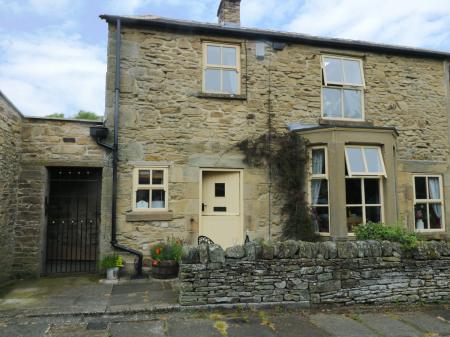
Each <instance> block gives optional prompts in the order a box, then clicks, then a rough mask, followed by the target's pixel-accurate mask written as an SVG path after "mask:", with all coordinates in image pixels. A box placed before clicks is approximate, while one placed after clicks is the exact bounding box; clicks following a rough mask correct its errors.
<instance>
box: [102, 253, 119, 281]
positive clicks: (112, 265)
mask: <svg viewBox="0 0 450 337" xmlns="http://www.w3.org/2000/svg"><path fill="white" fill-rule="evenodd" d="M101 266H102V268H103V269H104V270H106V279H107V280H110V281H113V280H117V279H118V278H119V268H120V267H123V259H122V256H120V255H106V256H104V257H103V259H102V262H101Z"/></svg>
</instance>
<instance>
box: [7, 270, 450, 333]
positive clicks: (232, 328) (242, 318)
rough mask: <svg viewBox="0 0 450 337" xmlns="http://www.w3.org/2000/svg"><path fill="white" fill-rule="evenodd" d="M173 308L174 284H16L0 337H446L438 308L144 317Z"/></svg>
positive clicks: (87, 280) (447, 328) (445, 315)
mask: <svg viewBox="0 0 450 337" xmlns="http://www.w3.org/2000/svg"><path fill="white" fill-rule="evenodd" d="M176 302H177V291H176V283H173V282H167V281H157V280H146V281H145V282H143V283H132V284H118V285H105V284H99V282H98V279H96V278H92V277H81V278H80V277H72V278H70V277H65V278H42V279H40V280H35V281H26V282H20V283H18V284H16V285H14V286H11V287H8V288H4V289H2V290H0V337H141V336H142V337H144V336H145V337H300V336H307V337H332V336H335V337H385V336H388V337H410V336H411V337H413V336H423V337H438V336H448V337H450V310H449V307H448V306H446V305H440V306H426V307H417V308H407V309H408V311H405V310H404V309H405V308H403V310H401V308H400V309H399V310H392V309H390V310H388V309H380V308H378V309H371V308H370V307H364V310H361V309H358V308H349V309H346V311H345V312H343V311H336V310H334V311H320V312H315V311H286V310H284V309H281V308H280V309H279V310H275V309H274V310H258V309H255V310H253V311H237V310H235V311H226V312H225V313H216V312H206V311H205V312H197V313H193V312H176V313H175V312H173V313H170V314H169V313H167V314H164V313H161V311H158V312H159V313H158V314H157V313H155V311H151V310H148V309H149V308H152V307H155V306H158V305H161V306H163V307H162V308H164V306H168V307H170V306H172V307H173V306H176ZM73 313H77V315H73ZM80 313H85V315H83V314H80Z"/></svg>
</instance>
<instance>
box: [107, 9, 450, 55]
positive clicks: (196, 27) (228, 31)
mask: <svg viewBox="0 0 450 337" xmlns="http://www.w3.org/2000/svg"><path fill="white" fill-rule="evenodd" d="M100 18H102V19H104V20H106V21H107V22H108V23H115V22H116V20H117V19H120V20H121V22H122V23H125V24H129V25H133V26H146V27H154V28H162V29H164V28H165V29H173V30H180V31H183V32H190V33H210V34H216V35H228V36H230V35H231V36H237V37H252V38H258V39H268V40H276V41H282V42H295V43H303V44H307V45H316V46H324V47H329V48H337V47H338V48H348V49H353V50H358V51H373V52H383V53H389V54H397V55H406V56H420V57H426V58H435V59H436V58H437V59H448V60H450V53H448V52H443V51H435V50H429V49H421V48H413V47H404V46H395V45H387V44H381V43H372V42H366V41H357V40H346V39H338V38H324V37H318V36H312V35H306V34H299V33H289V32H280V31H274V30H262V29H254V28H243V27H230V26H222V25H219V24H213V23H203V22H196V21H185V20H174V19H167V18H162V17H157V16H151V15H149V16H144V17H138V16H117V15H100Z"/></svg>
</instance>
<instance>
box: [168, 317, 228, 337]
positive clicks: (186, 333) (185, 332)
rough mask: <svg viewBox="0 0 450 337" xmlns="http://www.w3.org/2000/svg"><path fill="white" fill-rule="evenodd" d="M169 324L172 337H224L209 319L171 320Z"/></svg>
mask: <svg viewBox="0 0 450 337" xmlns="http://www.w3.org/2000/svg"><path fill="white" fill-rule="evenodd" d="M167 323H168V335H169V336H170V337H202V336H205V337H206V336H208V337H223V335H221V334H220V332H219V331H218V330H217V329H216V328H214V326H213V325H214V322H213V321H211V320H209V319H197V320H189V319H169V321H168V322H167Z"/></svg>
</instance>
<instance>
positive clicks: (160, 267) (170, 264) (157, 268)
mask: <svg viewBox="0 0 450 337" xmlns="http://www.w3.org/2000/svg"><path fill="white" fill-rule="evenodd" d="M154 262H157V261H154ZM179 269H180V266H179V265H178V262H177V261H174V260H169V261H160V262H157V263H152V276H153V277H154V278H157V279H169V278H176V277H178V270H179Z"/></svg>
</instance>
